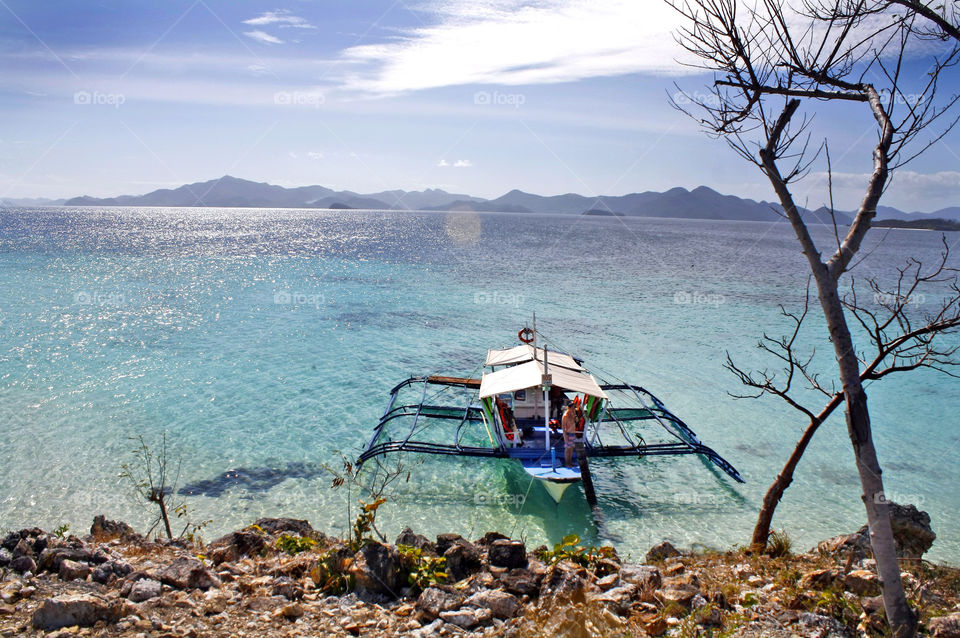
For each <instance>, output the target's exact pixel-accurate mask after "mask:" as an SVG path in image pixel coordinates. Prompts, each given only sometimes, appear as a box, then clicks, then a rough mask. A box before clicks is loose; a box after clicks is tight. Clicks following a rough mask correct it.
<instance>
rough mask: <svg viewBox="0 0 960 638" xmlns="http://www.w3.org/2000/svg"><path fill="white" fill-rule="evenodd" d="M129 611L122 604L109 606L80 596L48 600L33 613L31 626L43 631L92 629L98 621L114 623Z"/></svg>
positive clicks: (93, 598)
mask: <svg viewBox="0 0 960 638" xmlns="http://www.w3.org/2000/svg"><path fill="white" fill-rule="evenodd" d="M128 611H129V609H128V608H127V607H126V605H123V604H122V603H117V604H115V605H109V604H107V603H106V602H105V601H103V600H101V599H100V598H97V597H96V596H91V595H89V594H82V595H77V596H57V597H56V598H48V599H46V600H44V601H43V604H42V605H40V607H39V608H38V609H37V610H36V611H35V612H34V613H33V626H34V627H35V628H36V629H42V630H44V631H53V630H55V629H60V628H61V627H72V626H74V625H78V626H80V627H92V626H93V625H95V624H96V623H97V622H99V621H101V620H102V621H105V622H114V621H116V620H117V619H118V618H121V617H123V616H126V615H127V613H128Z"/></svg>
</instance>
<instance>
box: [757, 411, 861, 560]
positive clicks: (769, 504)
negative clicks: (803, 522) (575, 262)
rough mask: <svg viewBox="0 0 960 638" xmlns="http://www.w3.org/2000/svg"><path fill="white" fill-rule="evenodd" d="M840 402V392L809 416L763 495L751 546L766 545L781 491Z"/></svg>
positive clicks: (759, 547)
mask: <svg viewBox="0 0 960 638" xmlns="http://www.w3.org/2000/svg"><path fill="white" fill-rule="evenodd" d="M842 402H843V395H842V394H837V395H834V397H833V398H832V399H830V403H828V404H827V405H826V406H825V407H824V408H823V410H821V411H820V414H817V415H815V416H812V417H811V418H810V425H808V426H807V429H806V430H804V431H803V436H801V437H800V440H799V441H797V446H796V447H795V448H793V454H791V455H790V458H789V459H787V462H786V464H785V465H784V466H783V469H782V470H780V474H778V475H777V478H776V480H775V481H774V482H773V484H772V485H771V486H770V487H769V488H768V489H767V493H766V494H765V495H764V496H763V507H761V508H760V514H759V515H758V516H757V523H756V525H754V527H753V540H752V541H751V543H750V545H751V547H754V548H758V549H759V550H760V551H762V550H763V549H764V548H765V547H766V546H767V539H768V538H769V537H770V523H771V522H772V521H773V513H774V512H775V511H776V509H777V505H778V504H779V503H780V499H782V498H783V493H784V492H785V491H786V489H787V488H788V487H790V484H791V483H793V473H794V471H795V470H796V469H797V465H799V464H800V459H801V458H803V453H804V452H806V450H807V445H809V443H810V441H811V440H812V439H813V435H814V434H816V433H817V430H818V429H819V428H820V426H821V425H823V423H824V421H826V420H827V418H828V417H829V416H830V415H831V414H833V411H834V410H836V409H837V406H839V405H840V404H841V403H842Z"/></svg>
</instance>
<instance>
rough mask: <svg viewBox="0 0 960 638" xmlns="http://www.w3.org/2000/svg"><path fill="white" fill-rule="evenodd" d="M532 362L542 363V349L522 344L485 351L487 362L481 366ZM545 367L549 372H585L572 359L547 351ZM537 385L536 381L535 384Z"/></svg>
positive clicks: (568, 356) (565, 355)
mask: <svg viewBox="0 0 960 638" xmlns="http://www.w3.org/2000/svg"><path fill="white" fill-rule="evenodd" d="M534 360H536V361H540V362H541V363H542V362H543V348H536V349H534V347H533V346H532V345H530V344H528V343H524V344H521V345H519V346H514V347H513V348H506V349H504V350H487V360H486V362H484V364H483V365H485V366H487V367H490V366H509V365H516V364H518V363H526V362H527V361H534ZM547 365H548V366H550V369H551V372H552V371H553V367H554V366H559V367H561V368H567V369H569V370H576V371H578V372H585V370H584V369H583V366H581V365H580V364H579V363H577V362H576V360H574V358H573V357H571V356H570V355H568V354H564V353H562V352H557V351H555V350H547ZM539 383H540V381H539V380H538V381H537V384H539ZM534 385H536V384H534Z"/></svg>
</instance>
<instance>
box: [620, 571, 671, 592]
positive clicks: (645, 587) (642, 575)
mask: <svg viewBox="0 0 960 638" xmlns="http://www.w3.org/2000/svg"><path fill="white" fill-rule="evenodd" d="M620 580H622V581H625V582H628V583H633V584H634V585H636V586H637V587H639V588H640V589H641V590H642V591H651V590H654V589H657V588H659V587H660V585H661V584H662V581H663V579H662V578H661V577H660V570H659V569H657V568H656V567H653V566H652V565H624V566H623V567H621V568H620Z"/></svg>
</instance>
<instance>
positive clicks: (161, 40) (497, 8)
mask: <svg viewBox="0 0 960 638" xmlns="http://www.w3.org/2000/svg"><path fill="white" fill-rule="evenodd" d="M678 24H679V17H678V16H677V14H676V13H675V12H673V10H672V9H670V7H669V6H668V5H667V4H666V3H660V2H659V1H658V0H648V1H644V2H639V1H638V0H603V1H599V2H598V1H597V0H592V1H591V0H532V1H531V0H471V1H467V2H461V1H451V0H423V1H420V0H389V1H380V0H369V1H366V0H365V1H348V0H336V1H334V0H269V1H267V2H261V1H254V0H229V1H226V0H221V1H215V0H164V1H163V2H156V1H148V0H100V1H96V2H93V1H87V0H46V1H44V2H37V1H36V0H0V199H2V198H22V197H51V198H60V197H72V196H77V195H91V196H95V197H106V196H113V195H120V194H140V193H145V192H149V191H152V190H154V189H157V188H167V187H176V186H179V185H181V184H184V183H190V182H196V181H205V180H208V179H215V178H217V177H220V176H222V175H226V174H229V175H233V176H235V177H241V178H245V179H251V180H255V181H263V182H269V183H273V184H279V185H282V186H301V185H309V184H320V185H323V186H327V187H329V188H334V189H337V190H344V189H345V190H352V191H355V192H360V193H370V192H376V191H382V190H388V189H395V188H400V189H404V190H421V189H424V188H442V189H444V190H447V191H450V192H455V193H464V194H469V195H474V196H478V197H487V198H494V197H498V196H500V195H502V194H504V193H506V192H507V191H509V190H512V189H514V188H518V189H520V190H524V191H527V192H533V193H537V194H542V195H554V194H560V193H567V192H577V193H581V194H583V195H601V194H604V195H620V194H624V193H630V192H642V191H647V190H655V191H663V190H667V189H669V188H672V187H675V186H682V187H686V188H695V187H697V186H700V185H706V186H709V187H711V188H714V189H715V190H718V191H720V192H722V193H726V194H733V195H738V196H741V197H749V198H752V199H756V200H768V201H769V200H772V199H774V194H773V191H772V189H771V187H770V185H769V183H768V182H767V181H766V178H765V177H764V176H763V175H762V174H761V173H760V171H759V169H757V168H756V167H754V166H752V165H750V164H748V163H746V162H744V161H743V160H741V159H739V158H738V157H737V156H736V155H735V154H734V153H733V151H731V150H729V149H728V148H727V147H726V145H725V144H724V142H723V141H720V140H716V139H713V138H711V137H709V136H707V135H705V134H704V133H703V132H702V130H701V129H700V128H699V127H698V125H697V124H696V122H694V121H692V120H691V119H689V118H688V117H686V116H685V115H683V114H682V113H680V112H678V111H677V110H676V109H674V108H673V107H672V106H671V105H670V97H671V96H674V97H676V96H677V95H678V94H677V86H679V87H681V88H682V89H683V90H684V91H686V92H687V93H688V94H692V95H694V96H696V95H703V94H705V91H706V90H707V87H708V86H709V84H710V83H711V81H712V76H710V75H706V74H703V73H700V72H697V71H696V70H695V69H691V68H690V67H689V66H686V65H684V64H683V62H684V61H685V60H684V58H683V52H682V51H681V49H680V47H679V46H678V45H677V44H676V42H675V40H674V37H673V33H674V31H675V29H676V28H677V26H678ZM928 66H929V54H924V53H923V52H919V53H917V55H916V57H915V58H914V59H911V60H910V61H909V64H908V71H909V72H910V73H913V74H915V75H916V76H917V77H922V76H923V72H924V70H925V69H926V68H928ZM941 89H942V90H943V91H944V92H946V93H951V92H952V93H956V92H960V68H958V69H954V70H953V71H952V72H951V75H950V77H948V78H946V81H945V82H944V84H943V86H942V87H941ZM681 99H682V98H681ZM814 133H815V135H816V136H818V137H817V138H816V139H818V140H819V139H827V140H829V144H830V149H831V160H832V169H833V172H834V179H833V183H834V197H835V201H836V204H837V206H838V207H840V208H844V209H850V208H854V207H855V206H856V205H857V203H858V202H859V200H860V198H861V196H862V186H863V183H864V180H865V176H866V174H868V173H869V171H870V170H871V168H872V165H871V162H872V159H871V149H872V145H873V143H875V140H876V125H875V122H874V121H873V119H872V116H871V115H870V113H869V112H868V111H866V110H865V109H864V108H863V106H862V105H859V104H851V105H843V106H840V107H823V108H822V109H820V112H818V114H817V118H816V119H815V128H814ZM825 170H826V166H825V164H824V163H823V162H819V163H818V164H816V165H814V166H813V167H812V172H811V175H810V176H809V177H808V178H807V179H806V180H805V181H804V182H802V183H800V184H798V185H797V186H796V188H795V194H796V195H797V198H798V199H799V200H800V202H801V203H803V204H805V205H808V206H813V207H816V206H819V205H820V204H822V203H824V202H825V201H826V197H827V195H826V193H827V189H826V180H825V178H824V176H825ZM883 203H884V204H886V205H890V206H895V207H897V208H901V209H902V210H906V211H933V210H937V209H940V208H944V207H947V206H956V205H960V129H958V130H957V131H953V132H950V133H949V134H947V135H946V136H945V137H944V138H943V139H942V140H940V141H938V142H936V143H934V144H933V146H932V147H931V148H930V149H928V150H927V151H926V152H925V153H924V154H923V155H922V156H920V157H919V158H918V159H917V160H915V161H914V162H912V163H911V164H909V165H908V166H906V167H904V168H903V169H901V170H900V171H899V172H898V173H897V174H896V175H895V178H894V181H893V183H892V184H891V186H890V188H889V189H888V191H887V193H886V195H885V197H884V200H883Z"/></svg>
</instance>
